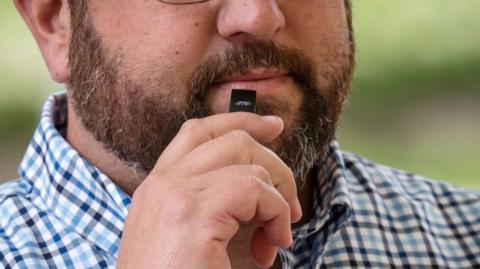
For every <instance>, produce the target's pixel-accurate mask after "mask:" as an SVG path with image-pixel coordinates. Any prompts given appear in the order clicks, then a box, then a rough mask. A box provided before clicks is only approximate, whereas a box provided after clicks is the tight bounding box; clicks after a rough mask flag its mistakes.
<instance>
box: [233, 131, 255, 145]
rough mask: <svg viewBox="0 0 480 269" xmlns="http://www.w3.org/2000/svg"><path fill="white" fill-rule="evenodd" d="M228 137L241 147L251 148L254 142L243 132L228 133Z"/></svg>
mask: <svg viewBox="0 0 480 269" xmlns="http://www.w3.org/2000/svg"><path fill="white" fill-rule="evenodd" d="M230 136H231V137H232V138H233V139H234V140H235V142H236V143H240V145H242V146H251V145H252V144H253V142H254V140H253V138H252V137H251V136H250V134H249V133H248V132H247V131H245V130H233V131H231V132H230Z"/></svg>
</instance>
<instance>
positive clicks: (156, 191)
mask: <svg viewBox="0 0 480 269" xmlns="http://www.w3.org/2000/svg"><path fill="white" fill-rule="evenodd" d="M282 130H283V122H282V120H281V119H280V118H277V117H261V116H259V115H256V114H252V113H244V112H238V113H228V114H218V115H213V116H210V117H207V118H204V119H192V120H189V121H187V122H185V123H184V125H183V126H182V128H181V129H180V131H179V133H178V134H177V135H176V137H175V138H174V139H173V140H172V142H171V143H170V144H169V146H168V147H167V148H166V149H165V151H164V152H163V153H162V155H161V156H160V158H159V160H158V161H157V164H156V166H155V168H154V169H153V170H152V172H151V173H150V174H149V175H148V177H147V178H146V179H145V180H144V182H143V183H142V184H141V185H140V186H139V187H138V188H137V190H136V191H135V193H134V195H133V200H132V205H131V208H130V211H129V214H128V217H127V220H126V222H125V228H124V231H123V236H122V242H121V246H120V252H119V257H118V261H117V266H118V268H230V263H229V258H228V255H227V245H228V243H229V241H230V240H231V239H232V237H233V236H234V235H235V234H236V232H237V231H238V229H239V225H240V223H241V222H249V221H252V222H253V223H255V224H256V225H257V226H258V228H257V230H256V231H255V232H254V235H253V237H252V242H251V254H252V258H253V260H254V261H255V263H256V264H257V265H258V266H260V267H268V266H271V265H272V263H273V262H274V259H275V256H276V254H277V250H278V248H279V247H287V246H289V245H290V244H291V242H292V237H291V223H292V222H296V221H298V220H299V219H300V218H301V214H302V213H301V208H300V203H299V201H298V198H297V191H296V185H295V180H294V178H293V174H292V171H291V170H290V169H289V168H288V167H287V166H286V165H285V163H283V162H282V160H281V159H280V158H279V157H278V156H277V155H275V154H274V153H273V152H272V151H271V150H269V149H267V148H266V147H264V146H263V145H262V144H261V143H268V142H270V141H272V140H273V139H275V138H276V137H277V136H278V135H279V134H280V133H281V132H282Z"/></svg>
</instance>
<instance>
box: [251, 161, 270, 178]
mask: <svg viewBox="0 0 480 269" xmlns="http://www.w3.org/2000/svg"><path fill="white" fill-rule="evenodd" d="M249 167H250V169H251V173H252V174H253V175H255V176H256V177H259V178H261V179H268V178H270V173H268V171H267V169H265V168H264V167H263V166H261V165H256V164H252V165H250V166H249Z"/></svg>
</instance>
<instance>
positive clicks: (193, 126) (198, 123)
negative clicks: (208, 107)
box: [181, 119, 203, 132]
mask: <svg viewBox="0 0 480 269" xmlns="http://www.w3.org/2000/svg"><path fill="white" fill-rule="evenodd" d="M202 128H203V123H202V120H201V119H189V120H187V121H185V122H184V123H183V125H182V127H181V130H182V131H183V132H198V131H199V130H201V129H202Z"/></svg>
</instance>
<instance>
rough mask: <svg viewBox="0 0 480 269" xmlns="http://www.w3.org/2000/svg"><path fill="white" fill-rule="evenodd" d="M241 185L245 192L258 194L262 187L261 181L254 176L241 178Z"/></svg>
mask: <svg viewBox="0 0 480 269" xmlns="http://www.w3.org/2000/svg"><path fill="white" fill-rule="evenodd" d="M241 185H242V186H243V188H244V190H245V191H247V192H259V191H260V189H261V187H262V183H261V180H259V178H258V177H256V176H254V175H247V176H244V177H242V178H241Z"/></svg>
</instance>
